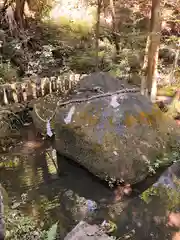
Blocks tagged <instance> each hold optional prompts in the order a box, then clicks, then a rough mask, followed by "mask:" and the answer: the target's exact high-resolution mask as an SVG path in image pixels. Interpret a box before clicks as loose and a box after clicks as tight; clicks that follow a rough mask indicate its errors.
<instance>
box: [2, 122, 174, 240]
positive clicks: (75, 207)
mask: <svg viewBox="0 0 180 240" xmlns="http://www.w3.org/2000/svg"><path fill="white" fill-rule="evenodd" d="M21 135H22V141H21V143H19V144H17V145H16V146H14V147H12V148H11V150H10V151H9V152H8V153H3V154H0V182H1V183H2V185H3V187H4V188H5V189H6V191H7V193H8V196H9V204H10V205H12V206H16V208H18V209H20V211H22V212H23V213H25V214H27V215H30V216H32V217H34V218H35V219H36V220H38V221H39V223H43V224H44V227H45V228H47V227H50V226H51V225H52V224H53V223H55V222H57V221H58V222H59V234H60V237H59V239H64V237H65V235H66V234H67V233H68V232H69V231H70V230H71V229H72V228H73V227H74V226H75V225H76V224H77V223H78V222H79V221H80V220H82V219H87V220H88V221H91V220H92V219H93V221H94V222H97V223H102V222H103V221H104V220H105V219H113V221H114V222H116V224H117V226H118V229H117V231H116V234H117V235H118V236H119V239H126V238H124V237H123V236H126V237H128V236H129V239H140V236H141V235H142V239H160V238H159V236H164V235H163V234H164V230H160V235H158V234H157V224H155V223H154V222H153V218H154V216H155V215H154V214H155V213H158V211H160V212H161V210H162V211H164V206H163V202H162V203H161V200H159V199H158V198H157V199H156V200H154V201H153V202H152V204H150V205H149V204H146V203H145V202H144V201H142V199H140V198H139V197H138V196H137V195H138V194H135V192H136V191H135V192H134V193H133V194H132V196H131V197H129V198H125V199H124V200H123V201H121V202H115V201H114V199H115V195H114V191H113V190H111V189H110V188H108V186H106V185H105V184H103V183H102V182H101V181H99V180H98V179H97V178H95V177H93V176H92V175H91V174H90V173H88V172H87V171H86V170H84V169H83V168H81V167H79V166H77V164H75V163H73V162H71V161H69V160H67V159H64V158H63V157H61V156H57V158H58V161H59V163H60V164H59V175H58V174H57V167H56V162H54V160H53V157H52V152H53V144H52V142H51V141H50V140H45V141H44V140H42V139H41V138H40V137H38V136H37V135H36V131H35V129H34V127H33V126H32V125H30V126H27V127H24V128H23V130H22V131H21ZM156 179H157V176H156V177H155V178H152V179H150V181H146V182H144V183H143V184H140V185H139V186H138V188H139V192H142V191H143V190H145V189H146V188H148V187H149V185H151V183H153V182H154V181H155V180H156ZM136 190H137V189H136ZM89 200H90V201H89ZM89 204H90V205H92V204H95V205H94V207H92V206H90V205H89ZM95 209H96V210H95ZM163 214H164V212H163ZM163 217H165V215H163ZM138 224H139V225H138ZM140 225H141V226H142V228H140V227H139V226H140ZM163 226H164V223H163ZM128 228H129V230H128ZM134 229H136V233H137V234H136V235H132V237H131V234H130V233H128V231H130V232H132V231H134ZM158 231H159V230H158ZM153 233H154V235H153ZM124 234H125V235H124ZM154 236H157V237H154ZM164 239H165V238H164ZM167 239H171V238H167ZM162 240H163V239H162Z"/></svg>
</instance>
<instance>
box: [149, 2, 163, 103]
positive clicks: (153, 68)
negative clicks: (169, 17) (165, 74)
mask: <svg viewBox="0 0 180 240" xmlns="http://www.w3.org/2000/svg"><path fill="white" fill-rule="evenodd" d="M160 36H161V7H160V0H152V8H151V24H150V36H149V51H148V65H147V78H146V88H147V91H146V92H147V94H148V96H149V97H150V99H151V101H155V100H156V93H157V79H156V78H157V65H158V56H159V45H160Z"/></svg>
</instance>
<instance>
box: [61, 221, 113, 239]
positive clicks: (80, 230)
mask: <svg viewBox="0 0 180 240" xmlns="http://www.w3.org/2000/svg"><path fill="white" fill-rule="evenodd" d="M81 239H82V240H113V238H112V237H109V236H108V235H106V234H105V233H103V232H101V231H100V229H99V227H98V226H97V225H89V224H88V223H86V222H84V221H81V222H80V223H79V224H78V225H77V226H76V227H75V228H74V229H73V230H72V231H71V232H70V233H69V234H68V235H67V236H66V237H65V238H64V240H81Z"/></svg>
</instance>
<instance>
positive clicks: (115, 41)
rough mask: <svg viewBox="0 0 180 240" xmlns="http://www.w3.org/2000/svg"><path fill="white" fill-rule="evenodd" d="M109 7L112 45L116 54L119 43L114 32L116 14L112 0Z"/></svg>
mask: <svg viewBox="0 0 180 240" xmlns="http://www.w3.org/2000/svg"><path fill="white" fill-rule="evenodd" d="M110 7H111V17H112V37H113V41H114V45H115V47H116V55H118V54H119V50H120V49H119V44H118V38H117V34H116V18H115V17H116V14H115V9H114V0H110Z"/></svg>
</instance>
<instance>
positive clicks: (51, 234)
mask: <svg viewBox="0 0 180 240" xmlns="http://www.w3.org/2000/svg"><path fill="white" fill-rule="evenodd" d="M57 227H58V222H56V223H55V224H53V225H52V227H51V228H50V229H49V230H48V232H47V240H55V239H56V233H57Z"/></svg>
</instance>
